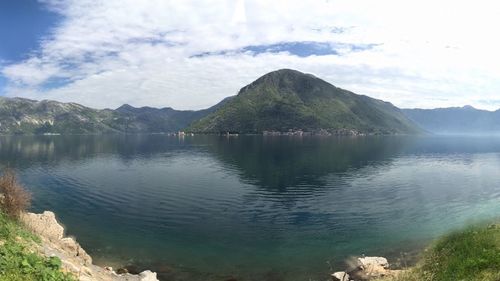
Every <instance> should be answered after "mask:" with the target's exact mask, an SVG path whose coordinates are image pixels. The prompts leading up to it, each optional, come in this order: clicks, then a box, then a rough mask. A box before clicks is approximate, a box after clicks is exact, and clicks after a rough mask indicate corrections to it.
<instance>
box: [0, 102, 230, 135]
mask: <svg viewBox="0 0 500 281" xmlns="http://www.w3.org/2000/svg"><path fill="white" fill-rule="evenodd" d="M223 103H225V100H224V101H222V102H221V103H220V104H218V105H215V106H213V107H211V108H208V109H204V110H198V111H190V110H175V109H172V108H168V107H167V108H152V107H141V108H136V107H132V106H130V105H127V104H125V105H122V106H121V107H119V108H117V109H115V110H112V109H103V110H98V109H93V108H89V107H85V106H82V105H79V104H76V103H62V102H57V101H49V100H43V101H35V100H30V99H24V98H6V97H0V134H50V133H58V134H108V133H160V132H175V131H177V130H180V129H183V128H185V127H187V126H188V125H189V124H190V123H192V122H193V121H194V120H197V119H199V118H201V117H203V116H205V115H207V114H209V113H211V112H213V111H214V110H216V109H217V108H218V107H220V105H221V104H223Z"/></svg>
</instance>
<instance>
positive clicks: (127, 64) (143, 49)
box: [0, 0, 500, 109]
mask: <svg viewBox="0 0 500 281" xmlns="http://www.w3.org/2000/svg"><path fill="white" fill-rule="evenodd" d="M499 26H500V5H499V4H497V3H496V1H482V0H475V1H451V0H450V1H449V0H441V1H431V0H420V1H412V2H410V1H400V0H377V1H373V0H365V1H360V0H345V1H336V0H331V1H327V0H317V1H303V0H299V1H294V0H289V1H287V0H273V1H269V0H221V1H217V0H210V1H208V0H207V1H204V0H191V1H189V0H184V1H180V0H179V1H175V0H101V1H99V0H39V1H36V0H0V95H4V96H20V97H26V98H32V99H54V100H59V101H72V102H78V103H82V104H84V105H87V106H92V107H97V108H105V107H109V108H115V107H118V106H120V105H121V104H123V103H129V104H132V105H134V106H144V105H149V106H156V107H164V106H171V107H174V108H177V109H200V108H205V107H208V106H211V105H213V104H214V103H216V102H218V101H219V100H221V99H223V98H224V97H227V96H231V95H234V94H236V93H237V92H238V90H239V89H240V88H241V87H242V86H244V85H246V84H248V83H250V82H252V81H253V80H255V79H256V78H258V77H259V76H261V75H263V74H265V73H266V72H269V71H272V70H276V69H280V68H292V69H297V70H300V71H303V72H308V73H312V74H314V75H316V76H318V77H320V78H323V79H325V80H327V81H328V82H330V83H332V84H334V85H336V86H339V87H342V88H345V89H348V90H351V91H354V92H356V93H359V94H366V95H369V96H372V97H375V98H380V99H383V100H386V101H390V102H392V103H393V104H395V105H397V106H400V107H422V108H434V107H447V106H463V105H466V104H470V105H473V106H475V107H478V108H484V109H497V108H500V58H499V55H498V50H500V39H499V38H500V37H499V36H498V27H499Z"/></svg>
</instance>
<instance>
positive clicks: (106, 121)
mask: <svg viewBox="0 0 500 281" xmlns="http://www.w3.org/2000/svg"><path fill="white" fill-rule="evenodd" d="M179 130H186V131H189V132H197V133H223V132H238V133H263V132H265V131H270V132H288V131H305V132H318V131H324V132H331V133H333V134H335V133H339V132H340V133H345V132H348V134H351V133H353V134H356V133H365V134H418V133H421V132H424V131H427V132H431V133H449V134H460V133H484V132H488V133H491V132H500V111H493V112H492V111H485V110H478V109H475V108H473V107H470V106H465V107H460V108H459V107H453V108H438V109H402V110H401V109H398V108H397V107H395V106H393V105H392V104H391V103H388V102H384V101H381V100H377V99H373V98H370V97H367V96H363V95H357V94H355V93H352V92H349V91H347V90H344V89H341V88H337V87H335V86H333V85H331V84H329V83H327V82H326V81H323V80H321V79H319V78H317V77H315V76H313V75H310V74H305V73H301V72H299V71H295V70H290V69H281V70H277V71H273V72H270V73H268V74H266V75H264V76H262V77H260V78H259V79H257V80H256V81H254V82H253V83H251V84H249V85H247V86H245V87H243V88H242V89H241V90H240V91H239V93H238V95H236V96H233V97H229V98H226V99H225V100H223V101H221V102H220V103H218V104H217V105H215V106H213V107H210V108H207V109H204V110H197V111H192V110H175V109H172V108H169V107H165V108H152V107H140V108H137V107H133V106H130V105H127V104H125V105H122V106H120V107H119V108H117V109H114V110H113V109H102V110H99V109H93V108H89V107H85V106H82V105H79V104H76V103H62V102H56V101H49V100H43V101H35V100H29V99H24V98H7V97H0V134H4V135H5V134H47V133H49V134H50V133H58V134H108V133H166V132H176V131H179Z"/></svg>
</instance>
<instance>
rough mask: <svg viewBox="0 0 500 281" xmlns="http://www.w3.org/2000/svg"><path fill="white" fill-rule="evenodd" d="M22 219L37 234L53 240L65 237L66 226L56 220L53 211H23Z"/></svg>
mask: <svg viewBox="0 0 500 281" xmlns="http://www.w3.org/2000/svg"><path fill="white" fill-rule="evenodd" d="M21 221H22V222H23V223H24V224H25V225H26V226H27V227H28V228H29V229H30V230H31V231H33V232H34V233H35V234H38V235H40V236H42V237H45V238H47V239H48V240H51V241H58V240H60V239H62V238H63V235H64V227H63V226H62V225H60V224H59V223H58V222H57V220H56V215H55V214H54V213H53V212H50V211H45V212H43V213H42V214H33V213H23V214H22V215H21Z"/></svg>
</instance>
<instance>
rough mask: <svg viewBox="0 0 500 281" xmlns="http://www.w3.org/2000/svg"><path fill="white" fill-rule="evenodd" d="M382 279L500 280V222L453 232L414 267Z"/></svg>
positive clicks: (424, 280) (426, 252)
mask: <svg viewBox="0 0 500 281" xmlns="http://www.w3.org/2000/svg"><path fill="white" fill-rule="evenodd" d="M382 280H384V281H417V280H418V281H500V225H490V226H488V227H485V226H476V227H470V228H468V229H466V230H463V231H457V232H454V233H451V234H449V235H447V236H445V237H443V238H441V239H439V240H438V241H436V243H434V245H432V246H431V247H430V248H429V249H427V250H426V251H425V252H424V253H423V254H422V257H421V259H420V261H419V262H418V263H417V265H416V266H415V267H414V268H411V269H409V270H407V271H406V272H405V273H403V274H401V275H399V276H397V277H392V278H388V279H382ZM382 280H380V281H382Z"/></svg>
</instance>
